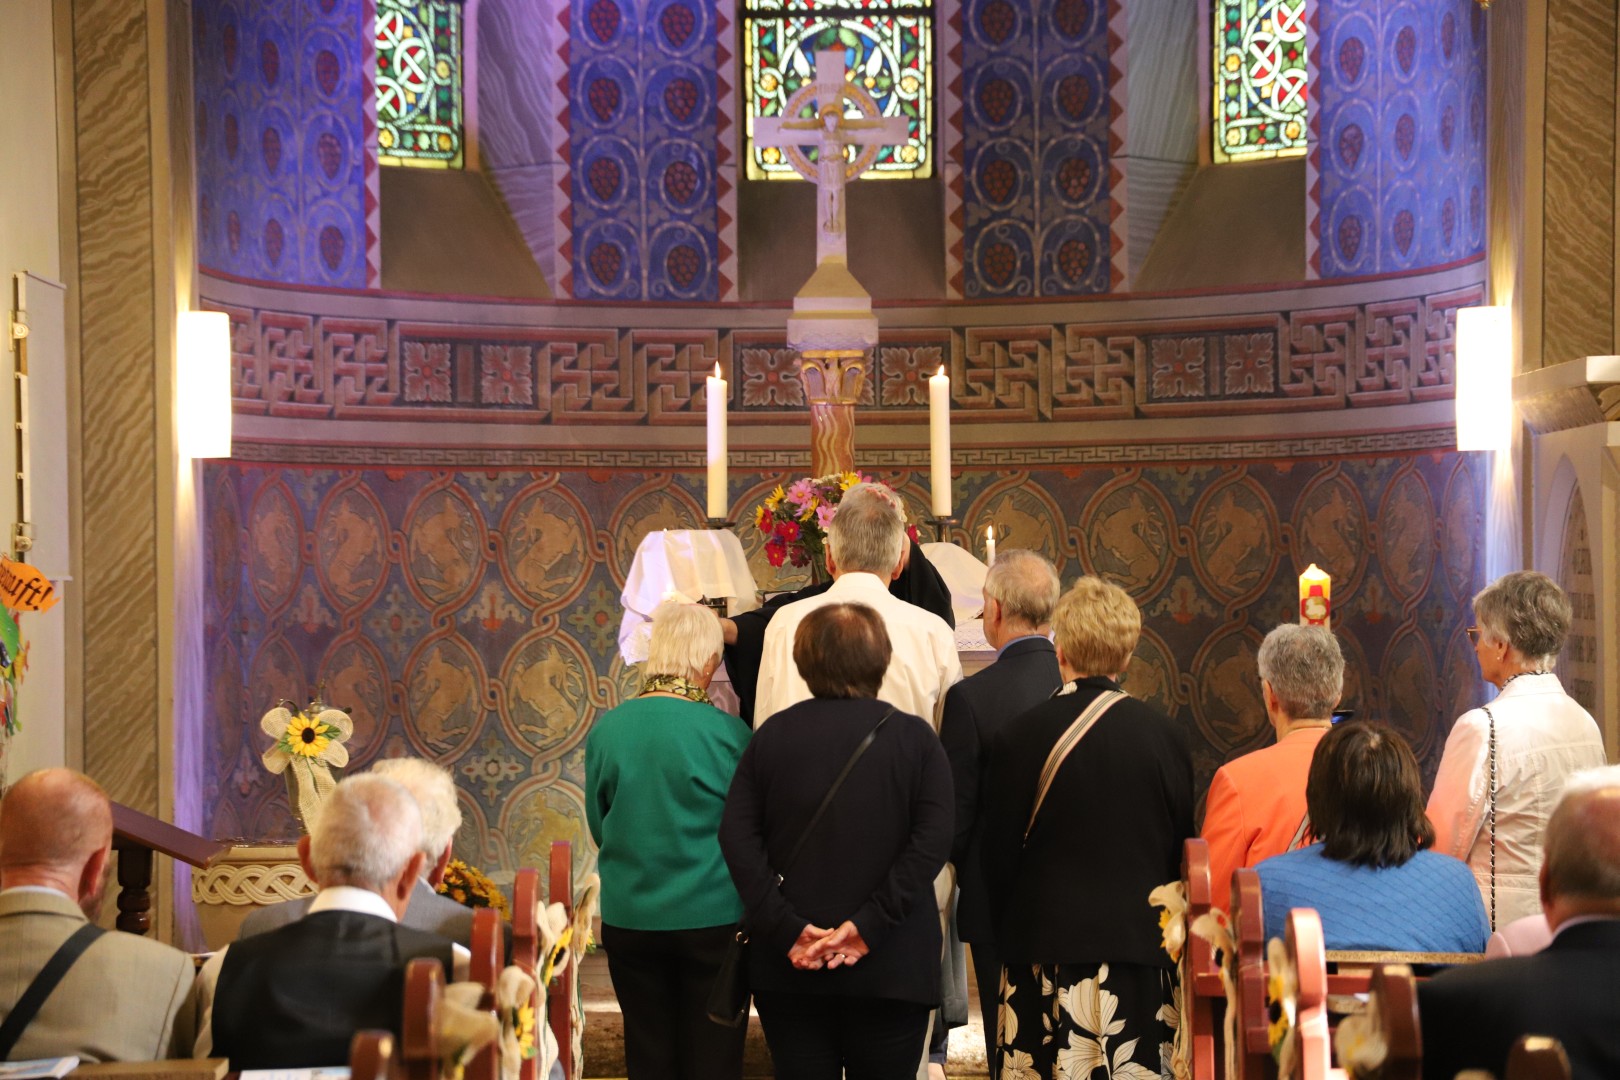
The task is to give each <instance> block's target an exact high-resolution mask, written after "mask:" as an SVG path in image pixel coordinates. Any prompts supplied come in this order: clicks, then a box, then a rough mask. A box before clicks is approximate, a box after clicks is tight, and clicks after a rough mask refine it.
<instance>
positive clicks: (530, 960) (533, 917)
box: [512, 866, 543, 1080]
mask: <svg viewBox="0 0 1620 1080" xmlns="http://www.w3.org/2000/svg"><path fill="white" fill-rule="evenodd" d="M540 899H541V897H540V872H539V871H538V870H536V869H534V868H533V867H531V866H526V867H524V868H523V869H521V870H519V871H518V872H517V875H516V876H515V877H514V878H513V879H512V963H514V964H516V965H517V966H518V967H520V968H522V969H523V971H525V972H526V973H527V974H528V975H530V976H531V977H532V978H534V979H535V980H536V984H537V985H536V988H535V994H534V999H533V1000H531V1001H530V1002H529V1005H530V1007H531V1008H535V1009H536V1012H535V1023H537V1024H538V1023H539V1022H540V1019H541V1018H540V1014H539V1011H538V1006H539V999H540V995H541V993H542V992H543V988H541V987H539V986H538V981H539V979H540V967H539V964H540V919H539V907H540ZM536 1034H537V1035H538V1032H537V1033H536ZM536 1061H537V1059H536V1058H533V1057H531V1058H528V1059H527V1060H525V1061H524V1062H523V1065H522V1067H521V1068H520V1069H519V1071H518V1077H519V1080H537V1078H536V1072H537V1071H538V1070H537V1069H536Z"/></svg>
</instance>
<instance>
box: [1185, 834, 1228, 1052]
mask: <svg viewBox="0 0 1620 1080" xmlns="http://www.w3.org/2000/svg"><path fill="white" fill-rule="evenodd" d="M1181 881H1182V887H1183V888H1184V889H1185V890H1186V894H1187V927H1188V930H1187V945H1186V954H1185V956H1184V957H1183V958H1182V970H1181V977H1182V995H1181V997H1182V1014H1181V1022H1182V1023H1183V1024H1187V1025H1189V1026H1190V1030H1191V1032H1192V1034H1191V1037H1190V1038H1189V1040H1188V1042H1189V1045H1190V1048H1191V1053H1192V1061H1191V1065H1192V1075H1193V1080H1215V1078H1216V1075H1217V1074H1216V1064H1215V1063H1216V1062H1217V1061H1220V1060H1221V1053H1222V1038H1221V1031H1220V1025H1221V1021H1222V1018H1223V1017H1224V1016H1225V1014H1226V990H1225V988H1224V987H1223V986H1222V985H1221V973H1220V970H1219V969H1218V968H1217V967H1216V965H1215V950H1214V949H1213V948H1211V946H1210V943H1209V942H1207V941H1205V940H1204V939H1203V938H1201V937H1199V936H1198V935H1197V934H1194V933H1193V932H1192V929H1191V928H1192V924H1193V923H1194V922H1195V921H1197V919H1198V918H1199V917H1200V916H1202V915H1206V914H1208V913H1209V910H1210V907H1211V904H1212V900H1213V890H1212V888H1211V886H1210V875H1209V844H1208V843H1206V842H1205V841H1204V840H1203V839H1202V838H1200V837H1196V836H1195V837H1192V838H1191V839H1189V840H1188V841H1187V843H1186V846H1185V847H1184V848H1183V849H1182V853H1181Z"/></svg>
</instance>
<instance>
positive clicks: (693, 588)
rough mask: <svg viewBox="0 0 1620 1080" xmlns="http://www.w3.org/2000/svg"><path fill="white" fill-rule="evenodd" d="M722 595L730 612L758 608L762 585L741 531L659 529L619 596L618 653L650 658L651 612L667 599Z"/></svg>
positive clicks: (630, 660)
mask: <svg viewBox="0 0 1620 1080" xmlns="http://www.w3.org/2000/svg"><path fill="white" fill-rule="evenodd" d="M722 597H724V598H725V600H726V614H727V615H740V614H741V613H743V612H745V611H753V610H754V609H755V608H757V607H759V589H758V586H757V585H756V584H755V582H754V573H753V571H752V570H750V569H749V568H748V556H747V555H746V554H744V553H743V547H742V541H741V540H739V539H737V534H736V533H733V532H730V531H728V530H724V529H659V530H657V531H655V532H650V533H648V534H647V535H646V536H645V537H643V538H642V541H641V546H639V547H637V548H636V557H635V559H634V560H633V561H632V562H631V564H630V573H629V575H628V576H627V577H626V578H625V582H624V592H623V593H622V594H621V595H620V597H619V600H620V602H621V603H622V604H623V605H624V616H623V618H621V619H620V620H619V655H620V656H622V657H624V662H625V663H627V664H639V663H641V662H642V661H643V660H645V659H647V639H648V636H649V634H650V633H651V625H652V613H653V609H654V608H656V607H657V606H658V605H659V604H660V603H662V602H663V601H664V600H665V599H683V600H687V601H692V602H696V601H698V600H702V599H705V598H707V599H711V600H716V599H720V598H722Z"/></svg>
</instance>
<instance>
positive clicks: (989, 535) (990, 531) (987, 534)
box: [984, 525, 996, 540]
mask: <svg viewBox="0 0 1620 1080" xmlns="http://www.w3.org/2000/svg"><path fill="white" fill-rule="evenodd" d="M984 538H985V539H986V540H994V539H995V538H996V527H995V526H994V525H986V526H985V527H984Z"/></svg>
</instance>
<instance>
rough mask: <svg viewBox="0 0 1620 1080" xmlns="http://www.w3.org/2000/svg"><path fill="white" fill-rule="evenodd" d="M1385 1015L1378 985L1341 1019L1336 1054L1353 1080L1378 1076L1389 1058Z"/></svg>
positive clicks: (1335, 1035)
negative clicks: (1365, 998)
mask: <svg viewBox="0 0 1620 1080" xmlns="http://www.w3.org/2000/svg"><path fill="white" fill-rule="evenodd" d="M1408 971H1410V969H1408ZM1382 1015H1383V1012H1382V1009H1381V1008H1380V1005H1379V1000H1378V989H1377V987H1376V986H1375V987H1374V988H1373V990H1372V992H1371V993H1369V994H1368V995H1367V1000H1366V1001H1363V1002H1361V1003H1360V1004H1359V1005H1357V1006H1356V1008H1355V1011H1354V1012H1352V1013H1351V1014H1350V1015H1349V1016H1346V1017H1345V1018H1344V1019H1343V1020H1341V1021H1340V1022H1339V1026H1338V1028H1337V1029H1336V1030H1335V1031H1334V1033H1333V1050H1334V1054H1335V1056H1336V1057H1337V1058H1338V1061H1339V1065H1340V1066H1341V1067H1342V1068H1343V1069H1344V1072H1345V1075H1346V1076H1348V1077H1350V1078H1351V1080H1359V1078H1361V1077H1368V1076H1377V1075H1378V1070H1379V1069H1381V1068H1382V1067H1383V1066H1384V1063H1385V1062H1386V1061H1388V1060H1389V1038H1388V1036H1386V1035H1385V1034H1384V1028H1383V1022H1382V1020H1381V1019H1380V1018H1381V1017H1382Z"/></svg>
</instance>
